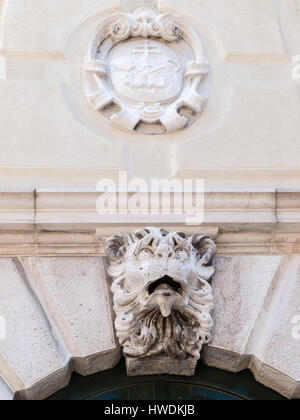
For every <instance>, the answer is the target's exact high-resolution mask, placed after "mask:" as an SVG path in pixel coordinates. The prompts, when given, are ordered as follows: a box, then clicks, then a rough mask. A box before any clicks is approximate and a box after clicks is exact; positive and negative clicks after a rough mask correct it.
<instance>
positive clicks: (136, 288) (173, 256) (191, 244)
mask: <svg viewBox="0 0 300 420" xmlns="http://www.w3.org/2000/svg"><path fill="white" fill-rule="evenodd" d="M106 252H107V256H108V258H109V260H110V264H111V265H110V270H109V273H110V275H111V277H112V279H113V284H112V292H113V295H114V310H115V313H116V322H115V327H116V331H117V337H118V338H119V342H120V344H121V346H122V347H123V352H124V355H125V358H126V364H127V372H128V375H130V376H136V375H152V374H153V375H154V374H171V375H184V376H192V375H193V374H194V372H195V368H196V365H197V361H198V360H199V359H200V352H201V350H202V346H203V345H204V344H207V343H209V342H210V340H211V331H212V327H213V322H212V318H211V315H210V314H211V311H212V310H213V308H214V302H213V295H212V288H211V286H210V284H209V280H210V279H211V278H212V276H213V274H214V267H213V262H214V257H215V254H216V246H215V243H214V242H213V241H212V240H211V239H210V238H208V237H207V236H205V235H193V236H191V237H189V238H186V235H185V234H184V233H181V232H167V231H165V230H163V229H158V228H153V227H152V228H145V229H139V230H137V231H135V232H133V233H132V234H130V235H129V234H125V233H118V234H116V235H115V236H113V237H112V238H110V239H109V240H108V241H107V245H106Z"/></svg>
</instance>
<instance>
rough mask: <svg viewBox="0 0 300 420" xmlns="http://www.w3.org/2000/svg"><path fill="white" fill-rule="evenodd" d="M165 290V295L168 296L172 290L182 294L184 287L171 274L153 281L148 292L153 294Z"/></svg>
mask: <svg viewBox="0 0 300 420" xmlns="http://www.w3.org/2000/svg"><path fill="white" fill-rule="evenodd" d="M159 291H160V292H163V294H164V296H168V293H170V292H176V293H179V294H181V293H182V288H181V285H180V283H178V282H177V281H175V280H173V279H172V278H171V277H169V276H164V277H162V278H161V279H159V280H156V281H155V282H153V283H151V284H150V286H149V288H148V292H149V295H152V294H153V293H155V292H159Z"/></svg>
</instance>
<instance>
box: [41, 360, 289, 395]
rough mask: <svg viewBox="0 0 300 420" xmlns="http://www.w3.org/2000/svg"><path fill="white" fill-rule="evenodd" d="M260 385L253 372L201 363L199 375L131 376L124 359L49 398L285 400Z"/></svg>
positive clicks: (78, 378) (79, 378) (76, 377)
mask: <svg viewBox="0 0 300 420" xmlns="http://www.w3.org/2000/svg"><path fill="white" fill-rule="evenodd" d="M284 399H285V398H284V397H282V396H281V395H279V394H277V393H276V392H274V391H272V390H270V389H268V388H265V387H264V386H263V385H260V384H258V383H257V382H256V381H255V379H254V377H253V375H252V374H251V372H250V371H244V372H240V373H229V372H223V371H220V370H218V369H213V368H209V367H207V366H204V365H203V364H201V363H200V364H199V366H198V368H197V371H196V375H195V376H193V377H191V378H189V377H188V378H187V377H178V376H167V375H163V376H146V377H134V378H129V377H128V376H127V375H126V368H125V364H124V362H122V363H120V364H119V365H118V366H117V367H116V368H114V369H112V370H108V371H106V372H101V373H98V374H96V375H92V376H89V377H82V376H80V375H77V374H74V375H73V376H72V379H71V382H70V384H69V386H68V387H66V388H65V389H63V390H61V391H59V392H57V393H56V394H54V395H52V396H51V397H50V398H49V400H115V401H116V400H143V401H148V400H149V401H150V400H158V401H159V400H164V401H166V400H177V401H184V400H195V401H196V400H284Z"/></svg>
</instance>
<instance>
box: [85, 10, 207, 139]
mask: <svg viewBox="0 0 300 420" xmlns="http://www.w3.org/2000/svg"><path fill="white" fill-rule="evenodd" d="M97 43H98V44H97ZM187 57H189V59H187ZM85 70H86V75H87V78H86V87H87V89H86V90H87V98H88V100H89V102H90V104H91V105H92V107H93V108H94V109H95V110H96V111H97V112H100V113H103V110H104V109H107V108H108V107H112V108H116V107H117V108H119V109H120V111H119V112H115V113H110V114H109V115H110V117H109V122H110V123H112V124H114V125H115V126H117V127H119V128H120V129H123V130H127V131H131V132H134V131H135V130H136V127H138V126H140V125H141V124H140V123H142V124H152V125H161V126H162V127H163V129H164V130H163V132H167V133H168V132H172V131H177V130H180V129H183V128H184V127H186V126H188V125H189V124H191V123H192V122H194V119H195V118H196V117H197V116H199V115H201V113H202V112H203V110H204V108H205V105H206V103H207V99H208V91H209V88H208V87H209V79H208V73H209V67H208V63H207V60H206V58H205V56H204V53H203V49H202V46H201V42H200V39H199V37H198V35H197V34H196V32H195V31H194V30H193V29H192V28H190V27H189V26H188V25H185V24H184V22H182V19H181V18H180V17H179V16H177V15H175V14H172V13H165V14H161V13H158V12H157V11H156V10H152V9H144V8H142V9H138V10H137V11H135V12H134V13H133V14H129V13H118V14H116V15H112V16H111V17H109V18H107V19H106V21H105V22H104V23H103V27H102V29H101V31H100V33H99V34H98V36H97V38H96V41H95V43H94V44H93V47H92V48H91V51H90V54H89V57H88V60H87V62H86V66H85ZM100 92H102V93H100ZM97 95H99V96H100V95H101V97H98V98H97ZM91 98H92V100H91ZM185 108H189V109H191V110H192V111H193V112H192V113H190V114H191V115H195V118H194V119H190V117H189V116H188V115H187V114H184V113H182V112H181V110H182V109H185ZM147 133H150V134H159V133H158V132H157V129H156V130H154V132H153V133H151V129H149V128H148V129H147Z"/></svg>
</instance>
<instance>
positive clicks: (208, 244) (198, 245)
mask: <svg viewBox="0 0 300 420" xmlns="http://www.w3.org/2000/svg"><path fill="white" fill-rule="evenodd" d="M191 243H192V245H193V247H194V248H195V249H196V250H197V252H198V255H199V260H200V261H201V264H202V265H204V266H206V267H209V266H211V265H212V264H213V261H214V258H215V255H216V253H217V247H216V244H215V243H214V241H213V240H212V239H210V238H209V237H208V236H205V235H194V236H192V238H191Z"/></svg>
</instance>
